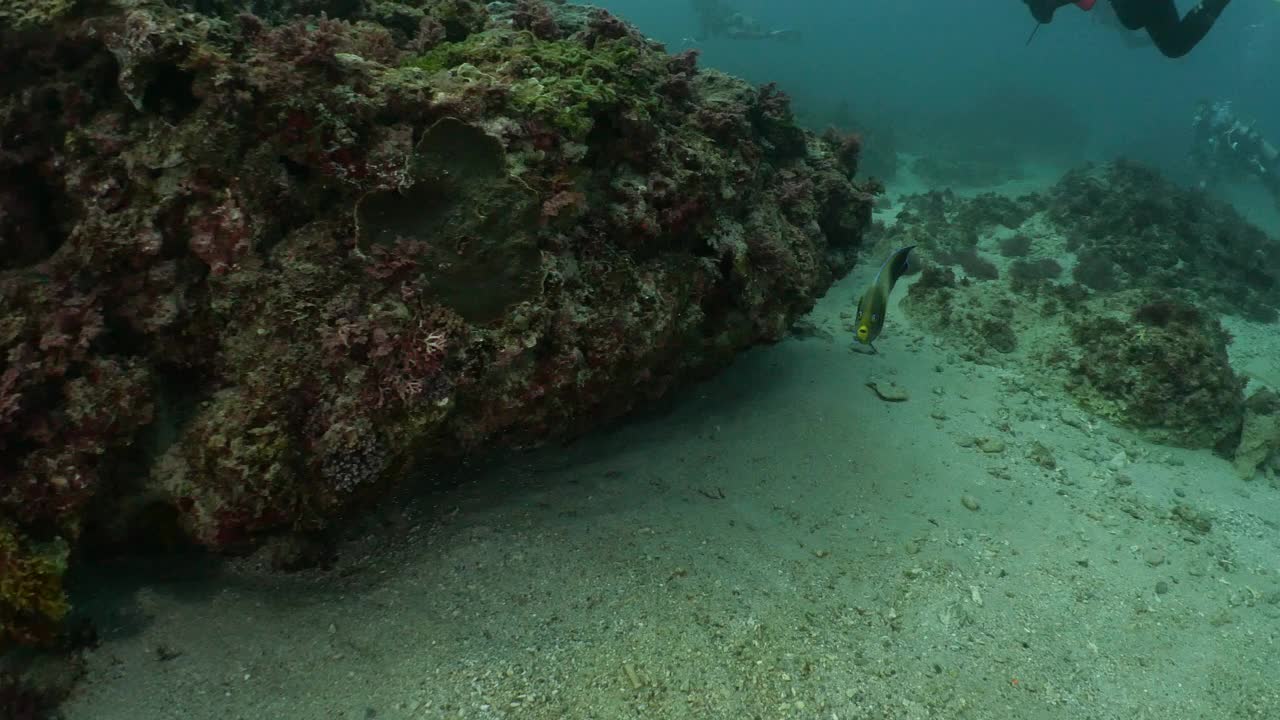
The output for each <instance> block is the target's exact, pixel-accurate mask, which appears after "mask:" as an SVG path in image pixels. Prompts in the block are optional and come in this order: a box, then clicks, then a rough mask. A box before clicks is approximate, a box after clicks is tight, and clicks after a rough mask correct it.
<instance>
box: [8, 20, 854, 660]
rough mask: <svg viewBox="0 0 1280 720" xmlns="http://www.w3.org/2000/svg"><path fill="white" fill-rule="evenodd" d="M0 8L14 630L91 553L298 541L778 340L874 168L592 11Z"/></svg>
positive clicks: (772, 101) (817, 280) (754, 96)
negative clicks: (453, 468)
mask: <svg viewBox="0 0 1280 720" xmlns="http://www.w3.org/2000/svg"><path fill="white" fill-rule="evenodd" d="M7 7H9V8H11V9H12V8H13V7H15V6H12V5H8V6H7ZM16 7H21V8H26V9H27V10H33V9H34V10H40V11H41V12H36V13H34V14H33V13H30V12H24V13H23V14H22V16H21V18H18V17H16V16H14V15H13V13H12V12H10V13H8V14H0V36H2V40H3V41H2V42H0V71H2V72H0V78H2V80H0V82H2V83H3V84H4V90H5V91H4V92H3V93H0V137H3V139H4V147H5V152H4V153H3V154H0V210H2V211H0V353H2V354H3V356H4V357H5V358H6V363H7V364H6V365H5V366H4V367H3V369H0V450H3V455H2V456H0V487H3V488H4V491H3V492H0V528H3V532H4V536H3V542H4V543H5V552H6V553H7V554H6V555H5V556H4V557H5V559H6V562H8V563H9V566H8V567H11V568H15V569H16V570H15V571H14V572H15V574H14V575H13V576H12V577H14V578H18V577H22V578H24V579H23V580H22V581H21V582H20V583H19V582H17V581H15V582H14V583H11V584H10V585H6V586H4V590H3V592H2V593H0V618H3V619H4V620H5V622H6V623H11V626H10V627H8V628H7V633H8V636H9V637H10V638H15V639H20V640H24V641H25V640H28V639H31V638H33V637H34V636H36V635H39V634H43V629H44V628H47V627H50V626H51V625H54V624H56V621H57V620H59V619H60V617H61V615H62V614H63V612H64V611H65V605H64V604H63V601H62V599H61V598H62V596H61V593H60V589H59V587H58V584H57V580H58V578H59V577H60V576H61V573H62V569H63V567H64V565H65V561H66V560H70V561H71V562H74V559H75V556H76V551H77V548H80V547H83V546H84V543H93V544H95V546H103V545H109V544H110V543H112V542H114V541H117V540H119V539H120V538H122V537H124V536H136V535H137V531H138V528H137V525H138V524H139V523H151V522H155V520H154V519H155V518H162V517H163V518H172V522H173V523H174V525H175V527H173V528H147V529H148V530H149V531H150V532H152V533H153V535H152V536H159V535H163V536H166V537H169V536H171V535H172V531H174V530H180V531H181V532H182V533H183V534H184V535H185V536H186V537H188V538H190V539H193V540H195V541H196V542H198V543H200V544H202V545H204V546H206V547H208V548H210V549H212V550H215V551H219V552H247V551H251V550H253V549H254V548H255V547H256V546H257V545H258V544H259V543H260V542H261V540H262V539H263V538H265V537H268V536H272V535H276V534H280V533H296V534H307V535H308V536H314V535H315V534H318V533H324V532H325V531H326V530H328V529H330V528H331V527H333V525H334V523H335V520H336V519H337V518H339V517H343V516H349V512H348V511H350V510H352V509H354V508H357V507H359V506H360V505H362V504H365V503H368V502H370V501H372V500H374V499H376V498H378V497H380V496H381V495H383V494H384V493H385V491H386V489H387V488H388V487H389V486H390V485H392V484H393V483H394V482H395V481H396V480H397V479H399V478H400V477H401V476H402V475H403V473H402V472H401V471H402V470H403V469H404V468H405V467H406V466H407V465H408V463H409V462H410V461H411V460H412V459H414V458H421V459H423V462H424V463H425V465H426V467H427V470H428V472H429V469H430V466H431V464H432V463H438V462H445V461H447V460H448V459H449V458H453V457H457V456H461V455H464V454H468V453H478V452H484V451H486V450H489V449H493V448H496V447H502V446H516V447H523V446H529V445H535V444H538V443H541V442H544V441H546V440H549V439H554V438H564V437H568V436H572V435H574V434H576V433H581V432H583V431H585V430H587V429H589V428H591V427H595V426H598V425H600V424H601V423H602V422H604V421H607V420H609V419H611V418H615V417H618V416H620V415H622V414H624V413H626V412H628V411H629V410H630V409H632V408H634V407H636V406H637V405H639V404H642V403H645V402H647V401H649V400H651V399H653V398H656V397H659V396H661V395H663V394H664V393H665V392H667V391H668V390H669V389H670V388H672V387H674V386H676V385H677V384H679V383H681V382H686V381H689V380H691V379H694V378H698V377H701V376H705V375H706V374H708V373H710V372H714V371H715V370H716V369H718V368H720V367H722V366H724V365H725V364H726V363H727V362H729V360H730V359H731V358H732V357H733V355H734V354H735V353H736V352H737V351H739V350H742V349H744V348H746V347H748V346H750V345H752V344H754V343H759V342H771V341H775V340H778V339H780V338H782V337H784V335H785V333H786V331H787V328H788V327H789V326H790V324H791V322H792V321H793V320H794V319H795V318H796V317H797V316H799V315H800V314H802V313H803V312H805V311H807V310H808V309H809V308H810V307H811V306H812V304H813V302H814V301H815V299H816V298H817V297H818V296H820V295H821V294H822V293H823V292H825V291H826V289H827V288H828V287H829V286H830V283H831V282H832V280H833V279H834V278H836V277H838V276H840V275H842V274H843V273H845V272H846V271H847V270H848V269H849V268H850V267H851V265H852V263H853V261H854V257H855V252H856V250H857V248H858V246H859V244H860V242H861V239H862V233H863V231H864V229H865V228H866V227H867V224H868V222H869V218H870V209H871V203H872V200H873V199H874V198H873V194H874V193H875V192H876V191H877V188H874V187H872V186H860V185H856V184H854V183H853V182H851V179H850V178H851V175H852V173H853V171H854V168H855V165H856V160H857V153H856V145H850V144H848V143H845V144H844V145H843V146H842V145H841V144H840V142H841V139H840V138H830V139H823V138H818V137H815V136H813V135H812V134H810V133H807V132H805V131H803V130H801V129H800V128H799V127H798V126H797V125H796V124H795V121H794V119H793V117H792V115H791V111H790V107H789V104H788V101H787V98H786V96H785V95H783V94H782V93H781V92H779V91H778V90H777V89H776V88H774V87H771V86H766V87H764V88H755V87H752V86H750V85H748V84H746V83H744V82H742V81H739V80H736V79H734V78H731V77H729V76H726V75H724V74H722V73H718V72H716V71H713V70H704V69H701V68H699V67H698V66H697V62H696V55H695V54H694V53H685V54H681V55H675V56H672V55H669V54H668V53H666V52H665V50H664V49H663V48H662V47H661V46H660V45H658V44H657V43H654V42H652V41H650V40H648V39H646V38H644V37H642V36H640V35H639V34H638V33H637V32H636V31H635V30H634V29H633V28H631V27H630V26H628V25H626V24H625V23H623V22H622V21H620V20H618V19H617V18H615V17H614V16H612V15H610V14H608V13H607V12H605V11H602V10H598V9H594V8H589V7H584V6H578V5H569V4H560V3H543V2H534V1H530V0H523V1H521V2H515V3H488V4H485V3H480V2H471V1H469V0H410V1H408V2H351V3H346V2H343V3H339V2H319V3H316V2H305V3H290V2H281V3H274V4H272V5H271V7H270V8H269V12H268V9H264V11H263V12H264V13H268V14H266V15H264V16H261V17H259V16H255V15H253V14H250V13H248V12H244V11H243V10H244V4H243V3H239V2H230V1H227V2H208V3H189V2H179V1H178V0H173V1H171V2H162V1H160V0H107V1H106V2H101V3H95V4H92V5H91V6H90V5H87V4H86V5H77V6H75V7H74V8H72V9H70V10H67V11H65V12H64V11H62V10H58V11H57V12H53V9H55V8H56V7H58V6H57V4H56V3H49V4H44V3H33V2H24V3H22V4H21V5H19V6H16ZM46 11H47V12H46ZM321 11H323V12H324V15H323V16H321V14H320V13H321ZM310 13H315V14H310ZM851 148H852V151H851ZM156 508H162V509H163V510H164V512H156V511H155V509H156ZM19 571H20V572H19ZM37 630H39V631H40V632H37Z"/></svg>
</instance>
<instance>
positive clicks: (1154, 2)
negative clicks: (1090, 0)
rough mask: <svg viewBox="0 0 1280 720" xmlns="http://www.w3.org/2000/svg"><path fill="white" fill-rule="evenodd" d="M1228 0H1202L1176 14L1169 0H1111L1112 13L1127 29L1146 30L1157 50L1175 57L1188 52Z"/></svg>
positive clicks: (1210, 25) (1206, 31) (1175, 6)
mask: <svg viewBox="0 0 1280 720" xmlns="http://www.w3.org/2000/svg"><path fill="white" fill-rule="evenodd" d="M1230 1H1231V0H1203V2H1200V3H1197V4H1196V6H1195V7H1193V8H1191V10H1190V12H1188V13H1187V14H1186V15H1185V16H1183V17H1179V16H1178V6H1177V5H1174V3H1173V0H1111V7H1113V8H1115V10H1116V17H1118V18H1120V22H1121V23H1122V24H1123V25H1124V26H1125V27H1127V28H1129V29H1130V30H1144V29H1145V30H1146V31H1147V34H1148V35H1150V36H1151V42H1153V43H1155V45H1156V47H1157V48H1160V52H1162V53H1164V54H1165V56H1167V57H1171V58H1176V57H1182V56H1183V55H1186V54H1187V53H1189V52H1191V48H1193V47H1195V46H1196V43H1198V42H1200V41H1201V40H1202V39H1203V38H1204V36H1205V35H1206V34H1208V32H1209V28H1211V27H1213V22H1214V21H1215V20H1217V19H1218V15H1219V14H1220V13H1221V12H1222V9H1223V8H1225V7H1226V6H1227V3H1228V2H1230Z"/></svg>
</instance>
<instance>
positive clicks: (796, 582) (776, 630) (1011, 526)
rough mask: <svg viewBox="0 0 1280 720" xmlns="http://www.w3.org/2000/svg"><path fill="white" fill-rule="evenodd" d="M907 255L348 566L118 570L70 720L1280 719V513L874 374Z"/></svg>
mask: <svg viewBox="0 0 1280 720" xmlns="http://www.w3.org/2000/svg"><path fill="white" fill-rule="evenodd" d="M906 182H907V185H905V186H904V185H899V186H898V187H894V188H892V189H891V190H892V192H893V194H895V195H896V194H898V193H900V192H902V191H903V190H904V189H910V185H909V178H908V179H907V181H906ZM1028 189H1034V183H1031V184H1028V183H1026V182H1024V183H1021V184H1019V185H1016V186H1011V187H1008V188H1002V190H1003V191H1007V192H1011V193H1014V194H1016V193H1020V192H1024V191H1026V190H1028ZM1258 213H1259V214H1257V215H1255V216H1254V217H1255V219H1257V220H1259V221H1268V217H1269V216H1268V215H1267V214H1266V211H1265V210H1264V211H1258ZM892 214H893V209H892V208H888V209H886V210H884V211H882V212H881V213H880V215H881V216H884V217H888V216H891V215H892ZM1270 221H1272V222H1273V221H1274V218H1271V219H1270ZM1272 231H1273V232H1274V226H1273V227H1272ZM879 260H880V259H879V258H874V257H867V258H866V259H865V260H864V262H863V263H861V264H860V265H859V267H858V269H857V270H856V271H855V272H854V274H853V275H852V276H850V277H848V278H846V279H845V280H843V281H842V282H840V283H839V284H838V285H837V286H836V287H835V288H833V289H832V291H831V292H830V293H829V294H828V295H827V297H826V298H824V299H823V300H822V301H821V302H820V303H819V305H818V307H817V308H816V309H815V310H814V311H813V313H812V315H811V317H809V318H808V319H807V326H808V327H809V328H810V330H811V332H808V333H806V334H805V335H804V336H803V337H796V338H793V339H789V340H787V341H785V342H782V343H779V344H777V345H775V346H772V347H766V348H760V349H757V350H754V351H752V352H749V353H746V354H745V355H743V356H742V357H741V358H740V359H739V360H738V361H737V362H736V363H735V364H734V366H733V367H732V368H730V369H729V370H728V371H727V372H725V373H723V374H722V375H720V376H719V377H717V378H716V379H714V380H712V381H709V382H706V383H703V384H700V385H697V386H694V387H690V388H687V389H685V390H683V391H682V392H681V393H680V394H679V396H678V397H676V398H674V399H673V400H672V402H671V404H670V407H667V408H664V409H663V410H662V411H660V412H654V413H651V414H649V415H648V416H646V417H643V418H638V419H635V420H633V421H630V422H628V423H626V424H625V425H623V426H621V427H618V428H614V429H611V430H607V431H601V432H599V433H596V434H594V435H593V436H591V437H588V438H584V439H582V440H580V441H578V442H576V443H574V444H572V445H570V446H568V447H563V448H550V449H545V450H540V451H536V452H533V453H529V454H525V455H521V456H519V457H517V458H516V459H514V460H510V461H504V462H501V463H495V464H493V465H491V466H488V467H483V468H477V469H475V470H473V471H471V472H470V473H469V475H468V476H467V477H465V478H464V480H465V481H464V482H463V483H462V484H461V485H460V486H458V487H456V488H454V489H451V490H447V491H441V492H435V493H422V494H420V495H418V496H417V497H415V498H412V499H410V500H407V501H404V502H402V503H393V504H392V506H391V507H388V508H384V509H383V510H381V511H380V512H379V513H377V514H376V516H375V517H374V518H372V519H370V521H369V522H370V525H371V526H375V527H371V529H370V530H369V531H368V532H367V533H365V534H364V535H363V536H361V537H358V538H356V539H353V540H351V541H349V542H348V543H346V544H345V545H344V546H343V547H342V548H341V549H340V557H339V560H338V562H337V565H336V566H335V567H334V568H332V569H330V570H327V571H306V572H302V573H297V574H293V575H277V574H272V573H268V572H260V571H255V570H254V569H253V568H252V567H249V566H248V565H247V564H243V563H242V564H238V565H237V564H229V565H225V566H222V567H220V568H216V569H213V568H202V567H198V566H196V565H191V566H183V565H179V566H177V567H172V568H166V569H164V571H163V572H160V573H157V571H156V568H154V567H151V568H148V569H147V570H146V571H145V572H134V571H133V570H130V569H129V568H127V567H122V568H110V569H106V572H104V573H103V575H104V577H101V578H98V579H97V580H96V586H95V590H94V591H93V592H92V593H90V594H88V595H86V596H82V599H81V603H82V605H84V606H85V609H86V610H87V611H88V612H89V613H90V614H91V615H93V616H94V617H95V618H96V619H97V622H98V625H99V628H100V632H101V634H102V644H101V646H100V647H99V648H98V649H97V650H95V651H92V652H91V653H90V655H89V669H88V673H87V676H86V678H85V679H84V681H83V682H82V683H81V684H80V686H79V688H78V690H77V691H76V694H75V695H74V696H73V698H72V699H71V701H70V702H69V703H68V704H67V706H66V707H65V712H66V716H67V718H68V720H117V719H118V720H126V719H127V720H150V719H153V718H154V719H156V720H161V719H169V718H174V719H177V718H182V719H183V720H206V719H208V720H215V719H216V720H236V719H244V720H262V719H276V718H278V719H280V720H302V719H307V720H310V719H315V720H321V719H325V720H327V719H334V720H337V719H348V718H350V719H367V718H388V719H393V720H401V719H404V720H409V719H411V718H423V719H426V718H433V719H435V718H513V719H514V718H538V719H550V718H565V719H570V718H573V719H577V718H582V719H586V718H593V719H600V720H611V719H630V718H637V719H639V718H646V719H653V718H699V719H701V718H707V719H711V718H732V719H734V720H746V719H751V718H760V719H765V718H769V719H774V718H779V719H781V718H814V719H824V720H846V719H855V718H866V719H871V718H876V719H890V718H891V719H900V720H915V719H918V718H919V719H923V718H948V719H952V718H954V719H973V720H1038V719H1045V720H1049V719H1053V720H1059V719H1060V720H1083V719H1085V718H1089V719H1092V720H1143V719H1150V720H1157V719H1160V720H1199V719H1204V720H1209V719H1213V720H1236V719H1250V720H1254V719H1256V720H1268V719H1269V720H1275V718H1280V682H1277V677H1276V670H1275V669H1276V668H1277V667H1280V489H1277V488H1276V487H1273V486H1271V485H1269V484H1267V482H1266V481H1262V480H1259V481H1254V482H1245V481H1242V480H1240V479H1239V478H1237V477H1236V475H1235V473H1234V472H1233V471H1232V468H1231V466H1230V464H1229V463H1228V462H1227V461H1226V460H1223V459H1221V458H1218V457H1215V456H1214V455H1212V454H1211V453H1209V452H1207V451H1203V452H1201V451H1186V450H1179V449H1174V448H1166V447H1160V446H1155V445H1151V444H1149V443H1146V442H1145V441H1143V440H1141V439H1139V438H1137V437H1135V436H1133V435H1132V434H1130V433H1129V432H1127V431H1124V430H1121V429H1118V428H1115V427H1112V426H1109V425H1107V424H1106V423H1105V422H1101V421H1099V420H1097V419H1092V418H1088V417H1086V416H1084V415H1083V414H1082V413H1080V411H1079V410H1077V409H1076V408H1075V406H1074V405H1073V404H1072V403H1071V402H1070V400H1069V399H1068V398H1067V397H1066V396H1065V395H1064V394H1063V392H1062V391H1061V388H1060V387H1054V386H1043V385H1038V384H1036V383H1034V382H1031V381H1030V380H1029V379H1028V378H1027V377H1026V376H1024V375H1023V374H1022V373H1020V372H1019V370H1018V369H1017V367H1016V366H1012V367H1005V368H993V367H989V366H983V365H976V364H971V363H967V362H965V361H963V360H961V359H959V354H958V353H957V352H956V351H955V349H953V348H949V347H947V346H946V344H945V343H943V342H942V341H941V340H939V339H936V338H931V337H928V336H926V335H925V334H924V333H923V332H922V331H920V330H919V329H917V328H915V327H913V325H912V324H911V322H910V321H909V319H908V318H906V317H904V316H903V314H902V313H901V312H897V311H896V310H895V311H894V312H892V313H891V315H890V318H889V324H888V326H887V328H886V330H885V333H884V335H883V336H882V338H881V339H880V341H879V342H878V343H877V346H878V348H879V350H880V354H878V355H862V354H856V353H854V352H852V351H851V350H850V347H849V345H850V343H849V335H848V333H847V331H846V330H845V329H844V328H843V326H844V325H845V324H846V323H847V318H845V317H842V313H843V314H844V315H846V316H847V315H848V314H849V313H850V311H851V310H852V308H853V304H854V303H855V302H856V297H857V295H858V294H859V292H860V290H861V288H862V287H863V286H864V285H865V284H866V283H867V282H868V281H869V279H870V277H871V276H872V275H873V274H874V273H875V270H876V268H877V266H878V264H879ZM911 280H912V279H910V278H908V279H905V280H904V281H903V283H904V284H909V283H910V282H911ZM903 295H905V287H899V288H898V289H897V290H896V291H895V301H896V300H899V299H901V297H902V296H903ZM1224 322H1225V324H1226V325H1227V327H1228V329H1229V330H1231V332H1232V333H1233V334H1235V336H1236V341H1235V344H1234V345H1233V346H1232V348H1231V351H1232V355H1233V360H1235V361H1238V362H1239V363H1241V364H1250V363H1258V362H1265V361H1266V359H1267V358H1277V357H1280V333H1278V332H1277V331H1276V328H1275V326H1259V325H1252V324H1250V323H1247V322H1244V321H1241V320H1238V319H1234V318H1227V319H1225V320H1224ZM868 382H874V383H876V384H877V386H878V387H881V388H892V389H894V390H895V391H901V392H902V393H904V394H905V395H906V396H907V399H906V400H905V401H901V402H886V401H884V400H881V399H880V398H879V397H877V396H876V395H875V394H874V393H873V392H872V390H871V389H870V388H869V387H868V386H867V383H868ZM1046 452H1047V453H1048V456H1049V458H1050V459H1051V462H1049V463H1046V461H1045V457H1046V456H1045V453H1046ZM1049 465H1052V467H1049ZM430 470H431V469H430V468H426V469H423V470H421V471H420V474H421V475H422V476H423V478H424V483H423V484H430V483H429V482H428V481H430V480H431V479H432V478H431V472H430ZM1176 505H1183V506H1186V507H1190V508H1193V509H1194V510H1195V511H1196V512H1197V513H1199V514H1201V515H1202V516H1203V517H1205V518H1209V519H1211V521H1212V528H1211V529H1210V530H1209V531H1208V532H1207V533H1202V532H1199V531H1198V530H1196V529H1195V528H1193V527H1189V526H1188V524H1187V523H1185V522H1180V521H1179V520H1178V519H1177V517H1176V516H1174V515H1171V513H1170V511H1171V509H1172V508H1173V507H1174V506H1176ZM158 578H166V579H158Z"/></svg>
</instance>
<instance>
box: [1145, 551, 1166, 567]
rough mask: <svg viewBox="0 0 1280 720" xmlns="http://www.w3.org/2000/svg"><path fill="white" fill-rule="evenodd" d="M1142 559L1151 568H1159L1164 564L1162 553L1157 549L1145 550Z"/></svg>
mask: <svg viewBox="0 0 1280 720" xmlns="http://www.w3.org/2000/svg"><path fill="white" fill-rule="evenodd" d="M1142 559H1143V560H1144V561H1146V563H1147V564H1148V565H1150V566H1151V567H1159V566H1161V565H1163V564H1164V551H1163V550H1161V549H1159V548H1147V549H1146V550H1145V551H1144V552H1143V553H1142Z"/></svg>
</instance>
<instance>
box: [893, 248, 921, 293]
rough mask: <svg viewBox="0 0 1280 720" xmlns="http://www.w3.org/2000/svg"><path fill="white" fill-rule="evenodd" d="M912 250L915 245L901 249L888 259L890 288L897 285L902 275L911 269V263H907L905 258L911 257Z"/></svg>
mask: <svg viewBox="0 0 1280 720" xmlns="http://www.w3.org/2000/svg"><path fill="white" fill-rule="evenodd" d="M913 248H915V245H908V246H906V247H904V248H901V249H899V250H898V251H897V252H895V253H894V254H893V257H892V258H890V259H889V287H890V288H892V287H893V286H894V285H896V284H897V283H898V278H900V277H902V274H903V273H905V272H906V271H907V268H909V267H911V263H910V262H908V260H907V258H908V256H909V255H911V250H912V249H913Z"/></svg>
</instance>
